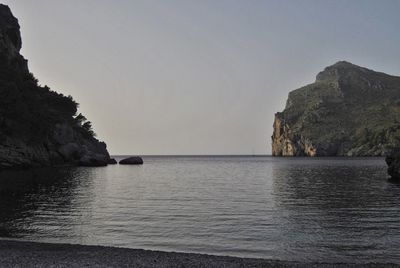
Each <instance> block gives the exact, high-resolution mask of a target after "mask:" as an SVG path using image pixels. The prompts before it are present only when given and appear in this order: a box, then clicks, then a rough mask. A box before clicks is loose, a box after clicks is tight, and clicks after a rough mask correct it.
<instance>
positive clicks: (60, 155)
mask: <svg viewBox="0 0 400 268" xmlns="http://www.w3.org/2000/svg"><path fill="white" fill-rule="evenodd" d="M21 45H22V42H21V35H20V31H19V24H18V20H17V19H16V18H15V17H14V16H13V15H12V13H11V11H10V9H9V8H8V7H7V6H5V5H1V4H0V170H1V169H5V168H25V167H32V166H52V165H65V164H67V165H78V164H80V165H106V164H107V162H108V160H109V158H110V156H109V154H108V152H107V149H106V145H105V143H102V142H99V141H98V140H97V139H96V138H95V137H94V133H93V131H92V129H91V124H90V122H88V121H86V118H84V117H83V116H82V115H81V114H79V115H78V116H77V115H76V113H77V103H76V102H75V101H74V100H73V99H72V97H70V96H68V97H66V96H63V95H62V94H59V93H56V92H54V91H51V90H50V89H49V88H48V87H47V86H44V87H42V86H39V85H38V82H37V80H36V79H35V78H34V76H33V75H32V74H31V73H30V72H29V70H28V64H27V60H25V59H24V58H23V57H22V56H21V55H20V49H21Z"/></svg>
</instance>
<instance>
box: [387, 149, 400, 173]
mask: <svg viewBox="0 0 400 268" xmlns="http://www.w3.org/2000/svg"><path fill="white" fill-rule="evenodd" d="M385 160H386V164H387V165H388V170H387V171H388V173H389V175H390V177H391V179H393V180H400V149H399V148H398V149H396V150H394V151H392V152H391V153H390V154H389V155H388V156H386V159H385Z"/></svg>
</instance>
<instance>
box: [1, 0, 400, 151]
mask: <svg viewBox="0 0 400 268" xmlns="http://www.w3.org/2000/svg"><path fill="white" fill-rule="evenodd" d="M2 2H3V3H5V4H7V5H9V6H10V7H11V9H12V11H13V13H14V15H15V16H16V17H17V18H18V19H19V22H20V25H21V31H22V38H23V48H22V54H23V55H24V56H25V57H26V58H27V59H28V60H29V67H30V70H31V72H33V73H34V74H35V76H36V77H37V78H38V79H39V82H40V84H42V85H48V86H50V87H51V89H53V90H56V91H58V92H61V93H63V94H65V95H72V96H73V97H74V98H75V100H76V101H77V102H79V103H80V112H82V113H83V114H85V115H86V117H87V118H88V119H89V120H91V121H92V122H93V125H94V129H95V131H96V133H97V134H98V137H99V139H101V140H104V141H106V143H107V144H108V148H109V151H110V153H111V154H252V153H256V154H269V153H270V147H271V145H270V136H271V134H272V123H273V117H274V113H275V112H277V111H281V110H282V109H283V108H284V105H285V101H286V98H287V94H288V92H289V91H291V90H293V89H296V88H298V87H300V86H303V85H305V84H308V83H311V82H313V81H314V79H315V75H316V74H317V73H318V72H319V71H320V70H322V69H323V68H324V67H325V66H327V65H331V64H333V63H335V62H336V61H338V60H347V61H350V62H353V63H354V64H358V65H362V66H364V67H368V68H371V69H375V70H379V71H383V72H386V73H389V74H393V75H400V60H399V59H400V34H399V27H400V16H399V11H400V1H389V0H388V1H385V0H376V1H368V0H359V1H357V0H353V1H350V0H337V1H333V0H330V1H329V0H326V1H323V0H316V1H312V0H302V1H297V0H293V1H285V0H276V1H267V0H265V1H257V0H254V1H248V0H241V1H239V0H238V1H235V0H218V1H217V0H197V1H191V0H181V1H175V0H159V1H149V0H141V1H134V0H129V1H128V0H126V1H124V0H119V1H117V0H116V1H111V0H107V1H105V0H85V1H82V0H65V1H60V0H35V1H33V0H7V1H2Z"/></svg>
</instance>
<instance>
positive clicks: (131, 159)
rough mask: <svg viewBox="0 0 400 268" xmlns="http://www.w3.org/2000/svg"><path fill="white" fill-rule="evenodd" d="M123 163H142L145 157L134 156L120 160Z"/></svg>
mask: <svg viewBox="0 0 400 268" xmlns="http://www.w3.org/2000/svg"><path fill="white" fill-rule="evenodd" d="M119 163H120V164H121V165H142V164H143V159H142V158H141V157H139V156H132V157H128V158H125V159H122V160H121V161H119Z"/></svg>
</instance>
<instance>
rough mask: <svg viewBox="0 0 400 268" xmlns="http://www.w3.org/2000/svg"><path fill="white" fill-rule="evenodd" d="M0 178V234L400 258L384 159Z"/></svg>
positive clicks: (397, 191)
mask: <svg viewBox="0 0 400 268" xmlns="http://www.w3.org/2000/svg"><path fill="white" fill-rule="evenodd" d="M144 161H145V164H144V165H143V166H121V165H115V166H108V167H104V168H83V167H82V168H63V169H58V170H53V169H41V170H34V171H29V172H2V173H0V236H1V237H6V238H17V239H23V240H33V241H44V242H63V243H79V244H95V245H109V246H120V247H130V248H145V249H157V250H165V251H183V252H198V253H211V254H222V255H233V256H246V257H262V258H273V259H281V260H297V261H325V262H338V261H339V262H367V261H378V262H395V263H400V250H399V249H400V198H399V197H400V185H398V184H394V183H390V182H388V180H387V175H386V166H385V163H384V160H383V158H272V157H145V158H144Z"/></svg>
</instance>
